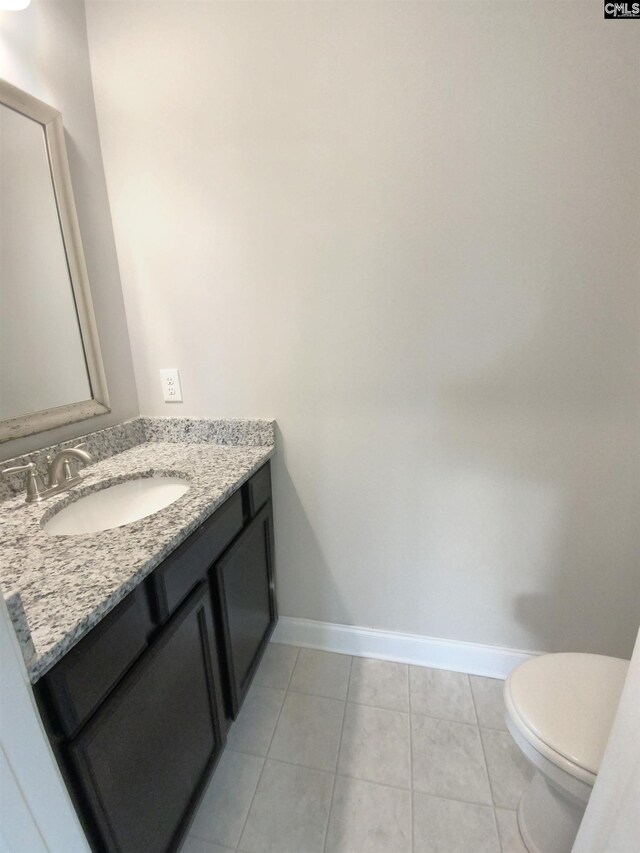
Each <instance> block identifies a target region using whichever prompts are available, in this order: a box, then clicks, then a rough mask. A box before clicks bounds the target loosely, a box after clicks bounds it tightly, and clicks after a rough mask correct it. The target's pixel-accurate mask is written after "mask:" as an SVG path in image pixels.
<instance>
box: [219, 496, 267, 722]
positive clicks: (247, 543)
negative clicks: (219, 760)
mask: <svg viewBox="0 0 640 853" xmlns="http://www.w3.org/2000/svg"><path fill="white" fill-rule="evenodd" d="M215 575H216V594H217V605H218V612H219V613H220V617H221V621H222V627H223V634H224V636H223V641H224V642H223V646H224V658H225V661H226V670H227V676H228V687H229V698H230V704H231V708H230V710H231V713H232V716H234V717H235V716H236V715H237V713H238V711H239V710H240V706H241V704H242V701H243V699H244V696H245V693H246V691H247V689H248V687H249V684H250V682H251V678H252V676H253V673H254V671H255V668H256V667H257V665H258V663H259V662H260V657H261V655H262V652H263V650H264V648H265V646H266V644H267V643H268V642H269V637H270V635H271V631H272V630H273V626H274V625H275V622H276V607H275V594H274V582H273V516H272V510H271V501H268V502H267V504H266V506H265V507H264V508H263V509H262V510H261V511H260V512H259V513H258V515H256V517H255V518H254V519H253V521H252V522H251V524H249V526H248V527H247V528H246V529H245V531H244V532H243V533H242V534H241V536H240V537H239V538H238V539H237V540H236V542H235V543H234V545H233V546H232V547H231V548H230V549H229V550H228V551H227V553H226V554H225V556H224V557H223V558H222V559H221V560H220V561H219V562H218V563H217V564H216V566H215Z"/></svg>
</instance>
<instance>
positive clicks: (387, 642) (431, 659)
mask: <svg viewBox="0 0 640 853" xmlns="http://www.w3.org/2000/svg"><path fill="white" fill-rule="evenodd" d="M272 642H274V643H284V644H286V645H290V646H303V647H304V648H308V649H322V650H323V651H327V652H339V653H340V654H345V655H355V656H356V657H366V658H378V659H379V660H392V661H397V662H398V663H413V664H418V665H419V666H431V667H434V668H435V669H448V670H452V671H453V672H468V673H469V674H471V675H485V676H490V677H491V678H506V677H507V675H509V673H510V672H511V670H512V669H513V668H514V667H516V666H517V665H518V664H520V663H524V661H526V660H529V659H530V658H532V657H535V656H536V654H539V653H538V652H525V651H520V650H519V649H504V648H501V647H500V646H484V645H481V644H480V643H463V642H460V641H458V640H438V639H436V638H435V637H422V636H420V635H418V634H398V633H396V632H394V631H376V630H373V629H371V628H357V627H355V626H353V625H336V624H335V623H333V622H315V621H314V620H312V619H296V618H294V617H292V616H281V617H280V619H279V620H278V624H277V625H276V629H275V631H274V633H273V637H272Z"/></svg>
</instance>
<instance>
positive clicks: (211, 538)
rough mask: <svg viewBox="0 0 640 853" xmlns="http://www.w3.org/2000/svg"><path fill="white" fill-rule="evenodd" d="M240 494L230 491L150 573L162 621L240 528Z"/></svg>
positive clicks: (155, 607)
mask: <svg viewBox="0 0 640 853" xmlns="http://www.w3.org/2000/svg"><path fill="white" fill-rule="evenodd" d="M242 521H243V518H242V495H241V493H240V492H239V491H238V492H236V493H235V495H232V496H231V497H230V498H229V499H228V500H227V502H226V503H225V504H223V506H222V507H220V509H218V510H217V511H216V512H215V513H214V514H213V515H212V516H211V517H210V518H208V519H207V520H206V521H205V522H204V524H202V525H201V526H200V527H199V528H198V529H197V530H196V531H195V532H194V533H192V534H191V536H189V538H188V539H187V541H186V542H183V544H182V545H179V546H178V547H177V548H176V550H175V551H174V552H173V553H172V554H171V555H170V556H169V557H167V559H166V560H165V561H164V562H163V563H162V564H161V565H160V566H158V568H157V569H156V570H155V572H154V573H153V574H152V575H151V578H150V584H151V596H152V600H153V602H154V609H155V615H156V617H157V619H158V621H159V622H164V621H166V619H168V617H169V616H170V615H171V613H173V611H174V610H175V609H176V607H177V606H178V605H179V604H180V602H181V601H183V600H184V599H185V598H186V596H187V595H188V594H189V593H190V592H191V590H192V589H193V588H194V587H195V586H196V584H198V583H199V582H200V581H201V580H203V579H204V578H205V577H206V574H207V572H208V570H209V567H210V566H211V564H212V563H213V562H215V560H217V559H218V557H219V556H220V555H221V554H222V552H223V551H224V550H225V548H226V547H227V545H229V544H230V543H231V542H232V541H233V540H234V539H235V537H236V536H237V535H238V533H239V532H240V531H241V530H242Z"/></svg>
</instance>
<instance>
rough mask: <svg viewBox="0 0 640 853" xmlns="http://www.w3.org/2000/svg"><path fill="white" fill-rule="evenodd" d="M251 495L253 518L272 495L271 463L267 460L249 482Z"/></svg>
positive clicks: (248, 487)
mask: <svg viewBox="0 0 640 853" xmlns="http://www.w3.org/2000/svg"><path fill="white" fill-rule="evenodd" d="M247 493H248V495H249V515H250V516H251V518H253V517H254V515H256V513H257V512H258V511H259V510H260V509H261V508H262V507H263V506H264V505H265V504H266V502H267V501H268V500H269V498H270V497H271V465H270V463H269V462H267V464H266V465H263V466H262V468H261V469H260V470H259V471H258V472H257V473H255V474H254V475H253V477H252V478H251V479H250V480H249V482H248V483H247Z"/></svg>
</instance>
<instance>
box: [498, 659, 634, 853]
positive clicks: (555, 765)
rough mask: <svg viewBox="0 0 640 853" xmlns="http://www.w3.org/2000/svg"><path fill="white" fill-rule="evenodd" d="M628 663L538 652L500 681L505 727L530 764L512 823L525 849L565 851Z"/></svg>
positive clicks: (594, 771) (585, 799)
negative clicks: (529, 776)
mask: <svg viewBox="0 0 640 853" xmlns="http://www.w3.org/2000/svg"><path fill="white" fill-rule="evenodd" d="M628 666H629V663H628V661H626V660H620V659H619V658H611V657H605V656H603V655H589V654H573V653H569V654H550V655H541V656H540V657H537V658H533V659H532V660H529V661H527V662H526V663H523V664H521V665H520V666H518V667H517V668H516V669H514V670H513V672H512V673H511V675H510V676H509V677H508V678H507V680H506V682H505V685H504V699H505V704H506V708H507V712H506V722H507V727H508V729H509V731H510V733H511V735H512V737H513V739H514V740H515V742H516V743H517V745H518V746H519V747H520V749H521V750H522V752H523V753H524V755H525V756H526V758H527V759H528V760H529V761H530V762H531V764H533V766H534V768H535V769H536V774H535V775H534V777H533V779H532V780H531V783H530V784H529V787H528V788H527V790H526V791H525V793H524V794H523V796H522V799H521V800H520V806H519V808H518V826H519V828H520V834H521V835H522V840H523V842H524V845H525V847H526V848H527V850H529V851H530V853H569V851H570V850H571V848H572V846H573V842H574V840H575V837H576V833H577V832H578V827H579V826H580V821H581V820H582V815H583V814H584V810H585V808H586V806H587V802H588V800H589V796H590V794H591V789H592V788H593V784H594V782H595V781H596V776H597V774H598V770H599V769H600V763H601V761H602V756H603V754H604V750H605V747H606V745H607V740H608V738H609V731H610V729H611V726H612V724H613V719H614V716H615V713H616V709H617V707H618V702H619V700H620V693H621V692H622V687H623V684H624V680H625V678H626V675H627V668H628Z"/></svg>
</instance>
